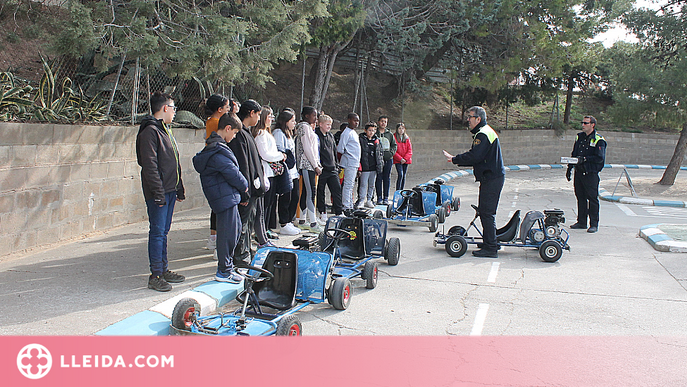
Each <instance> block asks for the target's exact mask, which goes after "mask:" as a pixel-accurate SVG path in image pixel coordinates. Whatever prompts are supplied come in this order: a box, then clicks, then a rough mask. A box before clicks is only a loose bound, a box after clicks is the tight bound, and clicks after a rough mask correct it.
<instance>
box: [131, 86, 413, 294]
mask: <svg viewBox="0 0 687 387" xmlns="http://www.w3.org/2000/svg"><path fill="white" fill-rule="evenodd" d="M151 110H152V112H153V114H152V115H151V116H147V117H146V118H145V119H144V120H143V122H142V123H141V126H140V129H139V133H138V136H137V141H136V154H137V158H138V163H139V165H140V166H141V182H142V185H143V193H144V196H145V200H146V206H147V208H148V216H149V220H150V232H149V240H148V257H149V261H150V270H151V275H150V277H149V279H148V287H149V288H150V289H154V290H157V291H169V290H171V289H172V287H171V285H170V283H179V282H183V281H184V280H185V277H184V276H183V275H180V274H177V273H174V272H172V271H170V270H169V269H168V266H167V264H168V262H167V234H168V232H169V229H170V226H171V221H172V215H173V211H174V203H175V202H176V201H181V200H184V199H185V192H184V187H183V182H182V179H181V163H180V161H179V151H178V148H177V144H176V141H175V139H174V135H173V133H172V130H171V128H170V127H169V124H170V123H171V122H172V120H173V118H174V116H175V113H176V106H175V104H174V100H173V99H172V97H171V96H170V95H168V94H164V93H160V92H156V93H153V94H152V95H151ZM205 110H206V114H207V117H208V118H207V121H206V131H207V138H206V141H205V146H204V148H203V149H202V150H201V151H200V152H198V153H197V154H196V155H195V156H194V157H193V166H194V168H195V170H196V171H197V172H198V173H199V174H200V181H201V186H202V189H203V193H204V195H205V197H206V198H207V201H208V204H209V205H210V208H211V209H212V213H211V215H210V229H211V235H210V238H209V240H208V247H209V248H212V249H214V250H215V256H216V258H217V260H218V263H217V272H216V274H215V280H217V281H221V282H230V283H239V282H240V281H241V280H242V276H241V275H240V274H239V273H238V272H237V271H236V270H234V267H235V263H240V262H249V261H250V259H251V257H252V255H253V251H252V248H251V241H252V238H255V240H256V242H257V244H258V246H259V247H263V246H273V244H272V242H271V241H270V239H278V236H277V234H276V232H275V231H276V230H277V223H279V232H280V233H281V234H284V235H297V234H299V233H300V232H301V230H304V229H305V230H309V231H314V232H319V231H321V230H322V226H323V225H325V224H326V219H327V209H326V197H325V190H326V188H327V187H328V188H329V191H330V194H331V202H332V212H333V214H335V215H340V214H342V213H348V212H350V211H352V210H353V209H354V208H356V207H373V206H374V204H373V203H374V193H375V189H374V188H376V202H377V204H386V203H388V198H389V185H390V184H389V183H390V182H389V180H390V172H391V166H392V164H395V165H396V169H397V171H398V179H397V183H396V189H403V186H404V184H405V179H406V174H407V168H408V165H409V164H411V163H412V144H411V142H410V138H409V137H408V135H407V134H406V132H405V125H404V124H402V123H399V124H398V125H396V132H395V133H393V134H392V133H390V132H389V131H388V130H387V124H388V120H389V119H388V117H386V116H381V117H379V119H378V121H377V123H374V122H369V123H367V124H366V125H365V131H364V132H363V133H360V134H358V133H357V132H356V129H357V128H358V125H359V123H360V119H359V117H358V115H357V114H355V113H350V114H349V115H348V117H347V123H345V124H342V125H341V128H340V130H339V131H338V132H337V133H336V134H332V133H331V128H332V123H333V120H332V118H331V117H330V116H328V115H326V114H318V111H317V109H315V108H313V107H310V106H306V107H304V108H303V109H302V111H301V114H300V120H299V122H298V123H297V122H296V112H295V111H294V110H293V109H291V108H284V109H282V110H281V111H280V112H279V114H278V115H277V117H276V120H275V116H274V112H273V111H272V109H271V108H269V107H267V106H264V107H263V106H261V105H260V104H259V103H258V102H256V101H254V100H247V101H244V102H243V103H241V104H239V103H237V102H236V101H234V100H232V99H229V98H225V97H224V96H222V95H219V94H216V95H212V96H211V97H209V98H208V99H207V100H206V101H205ZM356 180H358V198H357V200H355V201H354V195H353V188H354V186H355V183H356ZM299 209H300V216H297V213H298V212H299ZM296 220H298V226H296V225H294V222H295V221H296Z"/></svg>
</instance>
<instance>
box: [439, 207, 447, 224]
mask: <svg viewBox="0 0 687 387" xmlns="http://www.w3.org/2000/svg"><path fill="white" fill-rule="evenodd" d="M447 215H448V212H447V211H446V207H440V208H439V211H438V213H437V221H438V222H439V224H442V223H444V222H445V221H446V216H447Z"/></svg>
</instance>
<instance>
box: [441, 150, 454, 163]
mask: <svg viewBox="0 0 687 387" xmlns="http://www.w3.org/2000/svg"><path fill="white" fill-rule="evenodd" d="M442 152H444V157H446V161H448V162H449V163H450V162H452V161H453V155H452V154H450V153H448V152H447V151H446V149H444V150H442Z"/></svg>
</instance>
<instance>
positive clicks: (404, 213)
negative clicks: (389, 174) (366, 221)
mask: <svg viewBox="0 0 687 387" xmlns="http://www.w3.org/2000/svg"><path fill="white" fill-rule="evenodd" d="M459 209H460V198H459V197H455V198H454V197H453V186H450V185H445V184H444V181H443V180H441V179H437V180H434V181H432V182H429V183H425V184H420V185H418V186H416V187H414V188H412V189H403V190H398V191H396V192H394V198H393V201H392V202H391V204H389V205H388V206H387V207H386V218H387V219H386V220H387V222H389V223H390V224H393V225H397V226H418V225H424V224H426V225H427V226H428V227H429V231H431V232H435V231H437V228H438V226H439V224H442V223H444V222H445V221H446V218H447V217H448V216H449V215H450V214H451V211H458V210H459Z"/></svg>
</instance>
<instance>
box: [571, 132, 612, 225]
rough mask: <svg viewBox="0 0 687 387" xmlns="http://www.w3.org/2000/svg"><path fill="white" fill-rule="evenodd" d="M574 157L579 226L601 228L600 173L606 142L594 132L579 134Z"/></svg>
mask: <svg viewBox="0 0 687 387" xmlns="http://www.w3.org/2000/svg"><path fill="white" fill-rule="evenodd" d="M571 156H572V157H577V158H578V163H577V164H576V165H572V164H569V165H568V176H570V169H571V168H574V169H575V182H574V187H575V197H577V224H579V225H581V226H585V227H586V225H587V217H589V227H598V226H599V196H598V195H599V172H601V170H602V169H603V168H604V163H605V161H606V140H605V139H604V138H603V137H602V136H601V135H600V134H598V133H597V132H596V130H594V131H593V132H591V133H590V134H589V136H587V135H586V134H585V133H584V132H580V133H578V134H577V140H576V141H575V145H574V146H573V151H572V154H571Z"/></svg>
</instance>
